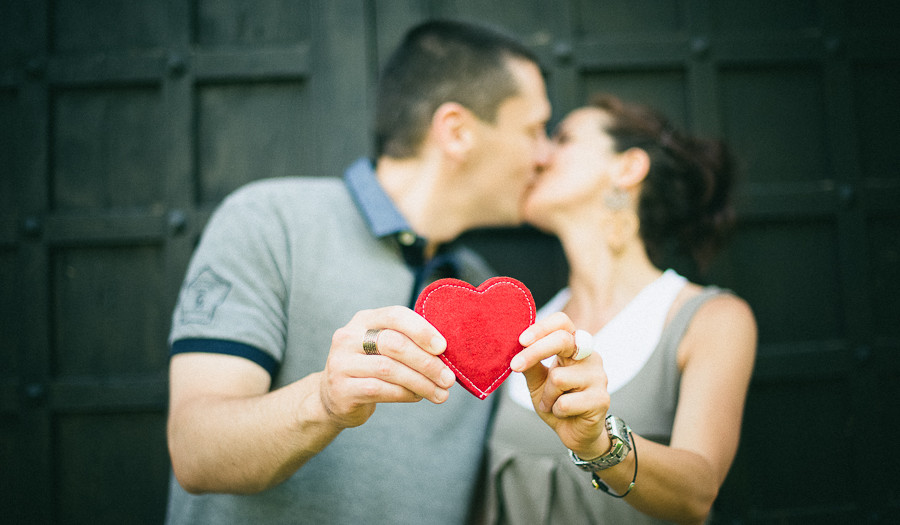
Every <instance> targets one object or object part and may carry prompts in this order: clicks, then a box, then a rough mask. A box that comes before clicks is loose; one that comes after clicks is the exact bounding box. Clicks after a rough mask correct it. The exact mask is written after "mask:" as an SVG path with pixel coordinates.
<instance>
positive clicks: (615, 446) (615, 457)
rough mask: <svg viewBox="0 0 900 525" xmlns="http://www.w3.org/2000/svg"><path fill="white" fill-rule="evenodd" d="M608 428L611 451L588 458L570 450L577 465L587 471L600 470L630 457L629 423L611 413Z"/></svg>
mask: <svg viewBox="0 0 900 525" xmlns="http://www.w3.org/2000/svg"><path fill="white" fill-rule="evenodd" d="M606 430H607V432H608V433H609V440H610V441H611V442H612V447H610V449H609V452H607V453H606V454H603V455H602V456H600V457H599V458H594V459H592V460H586V459H581V458H580V457H578V456H576V455H575V453H574V452H572V451H571V450H570V451H569V456H570V457H571V458H572V461H573V462H574V463H575V466H577V467H578V468H580V469H581V470H584V471H587V472H599V471H601V470H606V469H608V468H610V467H614V466H616V465H618V464H619V463H621V462H622V460H624V459H625V458H626V457H628V453H629V452H631V439H629V437H628V436H629V434H630V433H631V429H630V428H628V425H626V424H625V422H624V421H622V420H621V419H619V418H617V417H616V416H614V415H612V414H609V415H607V416H606Z"/></svg>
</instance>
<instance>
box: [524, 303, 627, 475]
mask: <svg viewBox="0 0 900 525" xmlns="http://www.w3.org/2000/svg"><path fill="white" fill-rule="evenodd" d="M574 332H575V325H574V324H573V323H572V321H571V319H569V317H568V316H567V315H566V314H564V313H562V312H558V313H555V314H553V315H551V316H549V317H547V318H545V319H543V320H541V321H538V322H537V323H535V324H533V325H531V326H530V327H528V329H526V330H525V331H524V332H522V334H521V335H520V336H519V343H520V344H521V345H522V346H523V347H525V348H524V349H523V350H522V351H521V352H519V354H517V355H516V356H515V357H514V358H513V359H512V361H511V362H510V367H511V368H512V369H513V370H514V371H516V372H522V373H523V374H524V375H525V380H526V381H527V383H528V390H529V393H530V394H531V401H532V403H533V404H534V409H535V411H537V413H538V415H539V416H540V417H541V419H543V420H544V422H545V423H547V425H549V426H550V428H552V429H553V430H554V431H555V432H556V433H557V435H558V436H559V439H560V440H561V441H562V443H563V444H564V445H565V446H566V447H567V448H569V449H570V450H572V451H574V452H575V454H577V455H578V456H579V457H582V458H585V459H593V458H596V457H599V456H601V455H603V454H605V453H606V452H607V451H608V450H609V447H610V441H609V437H608V435H607V433H606V412H607V411H608V410H609V392H608V391H607V390H606V385H607V379H606V372H605V371H604V369H603V360H602V359H601V358H600V356H599V355H598V354H591V355H589V356H588V357H587V358H584V359H582V360H580V361H576V360H574V359H573V358H572V357H573V356H574V355H575V353H576V351H577V349H576V346H575V336H574ZM554 356H555V359H552V360H549V366H545V365H544V364H543V363H542V362H541V361H543V360H545V359H547V358H549V357H554Z"/></svg>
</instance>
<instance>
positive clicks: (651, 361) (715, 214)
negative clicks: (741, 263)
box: [485, 96, 756, 524]
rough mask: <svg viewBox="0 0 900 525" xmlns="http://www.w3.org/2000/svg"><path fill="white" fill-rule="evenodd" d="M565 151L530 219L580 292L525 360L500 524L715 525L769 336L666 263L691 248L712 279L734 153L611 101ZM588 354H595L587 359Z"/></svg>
mask: <svg viewBox="0 0 900 525" xmlns="http://www.w3.org/2000/svg"><path fill="white" fill-rule="evenodd" d="M554 142H555V147H554V152H553V156H552V157H551V159H550V163H549V165H548V167H547V169H546V171H545V172H544V173H543V174H542V175H541V177H540V178H539V180H538V181H537V182H536V184H535V186H534V188H533V190H532V191H531V193H530V194H529V197H528V199H527V201H526V203H525V215H526V218H527V219H528V221H529V222H531V223H532V224H534V225H535V226H537V227H538V228H540V229H542V230H544V231H547V232H550V233H553V234H555V235H556V236H558V238H559V239H560V241H561V243H562V246H563V249H564V251H565V254H566V257H567V258H568V261H569V266H570V276H569V282H568V287H567V288H566V289H564V290H562V291H561V292H560V293H559V294H558V295H557V296H556V297H554V298H553V299H552V300H551V301H550V302H549V303H548V304H547V305H546V306H544V307H543V308H542V310H541V315H542V316H543V318H542V319H541V320H540V321H539V322H538V323H536V324H535V325H533V326H532V327H530V328H529V329H528V330H526V331H525V332H524V333H523V334H522V337H521V339H520V341H521V342H522V344H523V345H524V346H525V347H526V348H525V350H524V351H523V352H522V353H520V354H519V356H517V357H516V358H515V359H513V361H512V364H511V366H512V368H513V370H515V371H525V374H524V378H523V376H522V375H520V374H513V376H512V377H511V378H510V380H509V382H508V383H507V384H506V385H505V386H504V388H505V392H503V393H502V394H501V395H502V398H501V401H500V407H499V412H498V415H497V419H496V424H495V429H494V432H493V435H492V437H491V439H490V442H489V458H490V472H489V476H490V477H489V480H488V492H487V493H486V494H485V500H486V504H487V507H486V514H487V518H488V521H489V522H493V523H516V522H520V523H629V524H631V523H642V522H649V523H653V522H656V521H657V520H662V521H666V522H672V521H674V522H684V523H695V522H702V521H703V520H705V519H706V518H707V516H708V515H709V512H710V509H711V506H712V504H713V501H714V500H715V498H716V495H717V493H718V490H719V488H720V486H721V485H722V482H723V481H724V479H725V476H726V474H727V472H728V470H729V468H730V466H731V463H732V461H733V459H734V456H735V453H736V450H737V446H738V438H739V435H740V425H741V417H742V413H743V408H744V400H745V397H746V393H747V388H748V384H749V381H750V375H751V372H752V368H753V362H754V358H755V352H756V324H755V321H754V318H753V314H752V312H751V310H750V308H749V307H748V305H747V304H746V303H745V302H744V301H743V300H741V299H740V298H738V297H736V296H735V295H733V294H731V293H728V292H726V291H723V290H720V289H718V288H715V287H702V286H700V285H697V284H694V283H691V282H689V281H688V280H687V279H685V278H684V277H682V276H680V275H679V274H677V273H676V272H674V271H673V270H670V269H667V270H664V268H662V267H660V266H659V265H658V263H657V261H659V260H660V259H661V257H662V256H663V255H664V254H666V253H669V252H671V251H672V248H676V249H678V250H680V251H681V252H682V253H683V254H686V255H688V256H690V257H691V258H693V260H694V261H695V262H696V263H697V264H698V265H699V266H700V267H702V266H703V265H704V264H705V263H707V262H708V261H709V258H710V256H711V255H712V254H713V253H714V252H715V250H716V249H717V248H718V247H719V246H720V243H721V240H722V237H723V234H724V233H725V230H726V228H727V226H728V225H729V224H730V222H731V221H730V219H731V217H732V212H731V208H730V204H729V200H728V199H729V194H730V189H731V172H730V168H731V165H730V163H729V161H728V156H727V154H726V152H725V150H724V148H723V146H722V145H721V144H719V143H717V142H712V141H702V140H697V139H693V138H689V137H686V136H684V135H681V134H679V133H676V132H674V131H673V130H672V129H671V128H670V127H669V125H668V124H667V122H666V121H665V120H664V119H663V118H662V117H661V116H658V115H657V114H655V113H653V112H651V111H649V110H648V109H646V108H643V107H639V106H634V105H629V104H625V103H623V102H621V101H619V100H618V99H616V98H613V97H609V96H605V97H598V98H596V99H594V100H593V101H592V103H591V104H590V105H589V106H588V107H584V108H581V109H578V110H575V111H574V112H572V113H571V114H570V115H569V116H567V118H566V119H565V120H564V121H563V122H562V123H561V125H560V127H559V130H558V132H557V134H556V136H555V138H554ZM576 329H578V330H585V331H587V332H588V333H589V334H592V335H593V337H592V343H588V342H587V341H585V340H584V339H583V337H584V336H579V337H581V338H582V339H581V340H577V341H576V339H575V337H574V336H573V333H574V332H576ZM585 335H587V334H585ZM535 341H536V342H535ZM576 344H577V345H578V347H579V348H580V350H579V352H581V351H582V350H584V349H585V348H584V347H585V346H586V345H591V347H592V348H593V349H594V354H593V355H591V356H589V357H588V358H587V359H583V360H579V361H576V360H575V359H573V353H574V352H575V350H573V348H574V347H575V345H576ZM581 353H582V354H583V353H584V352H581ZM554 354H558V355H559V356H560V357H558V358H554V357H551V358H549V359H546V357H547V356H551V355H554ZM578 357H582V356H578ZM541 359H544V364H545V365H546V366H542V365H538V362H539V361H540V360H541ZM526 380H527V386H526ZM529 392H530V394H531V395H529ZM535 413H537V414H535ZM610 415H613V416H615V417H608V416H610ZM541 420H543V421H544V422H545V423H546V425H545V424H542V423H541ZM548 425H549V427H548ZM566 448H568V449H569V450H571V451H572V454H571V455H570V454H569V452H567V450H566ZM595 458H599V459H596V461H595V462H594V463H591V462H590V461H589V460H594V459H595ZM576 462H577V463H579V464H581V465H582V466H581V467H579V466H577V465H576ZM592 481H593V483H594V484H595V485H596V486H597V487H599V488H601V489H605V491H606V492H608V493H604V492H602V491H597V490H595V489H594V488H592Z"/></svg>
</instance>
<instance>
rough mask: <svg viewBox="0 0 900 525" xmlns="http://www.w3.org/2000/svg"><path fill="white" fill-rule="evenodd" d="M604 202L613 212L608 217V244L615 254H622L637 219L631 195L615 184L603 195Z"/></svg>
mask: <svg viewBox="0 0 900 525" xmlns="http://www.w3.org/2000/svg"><path fill="white" fill-rule="evenodd" d="M603 204H604V205H605V206H606V208H607V209H608V210H609V211H610V212H611V213H610V214H609V216H608V217H607V219H606V228H607V230H606V244H607V246H609V249H610V252H612V254H613V255H615V256H619V255H622V254H623V253H624V252H625V247H626V245H627V244H628V240H629V239H630V238H631V237H632V236H633V235H634V232H635V224H636V220H637V216H636V215H635V213H634V212H633V210H632V209H631V196H630V195H629V194H628V192H627V191H625V190H624V189H622V188H619V187H618V186H615V187H613V188H612V189H611V190H610V191H608V192H607V193H606V194H605V195H604V196H603Z"/></svg>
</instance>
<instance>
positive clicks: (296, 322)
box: [168, 21, 550, 523]
mask: <svg viewBox="0 0 900 525" xmlns="http://www.w3.org/2000/svg"><path fill="white" fill-rule="evenodd" d="M377 98H378V102H377V103H378V108H377V116H376V154H377V169H374V170H373V166H372V165H371V163H370V162H369V161H366V160H363V161H360V162H357V163H356V164H354V165H353V166H351V167H350V169H348V170H347V172H346V173H345V180H344V181H341V180H339V179H334V178H304V179H280V180H272V181H265V182H257V183H254V184H251V185H249V186H248V187H246V188H243V189H241V190H239V191H238V192H236V193H235V194H234V195H232V196H230V197H229V198H228V199H226V201H225V202H224V203H223V204H222V206H221V207H220V209H219V210H217V212H216V213H215V214H214V215H213V217H212V218H211V220H210V223H209V225H208V226H207V229H206V231H205V232H204V236H203V238H202V240H201V243H200V245H199V246H198V248H197V251H196V253H195V255H194V258H193V259H192V261H191V266H190V268H189V270H188V274H187V276H186V279H185V283H184V287H183V289H182V292H181V295H180V298H179V304H178V305H177V307H176V311H175V314H174V316H173V328H172V333H171V336H170V340H171V344H172V358H171V364H170V410H169V423H168V439H169V450H170V454H171V458H172V466H173V472H174V478H175V479H173V483H172V485H171V494H170V501H169V509H168V521H169V522H170V523H201V522H214V523H281V522H292V523H296V522H310V523H353V522H359V523H423V522H427V523H461V522H463V521H464V520H465V517H466V512H467V507H468V505H469V502H470V498H471V495H472V488H473V484H474V480H475V477H476V471H477V468H478V465H479V462H480V460H481V454H482V445H483V440H484V434H485V431H486V426H487V421H488V416H489V410H490V403H487V402H483V401H479V400H477V399H476V398H475V397H474V396H470V395H468V394H467V393H466V392H463V391H462V390H457V391H454V393H453V395H450V392H449V389H450V387H451V386H452V385H453V383H454V375H453V373H452V372H451V370H450V369H449V368H448V367H446V366H445V365H444V363H443V362H442V361H441V360H440V359H439V358H438V357H437V356H438V355H439V354H440V353H441V352H442V351H443V350H444V349H445V347H446V341H445V340H444V339H443V337H442V336H441V335H440V334H439V333H438V332H437V331H436V330H435V329H434V328H433V327H432V326H431V325H430V324H429V323H428V322H427V321H425V320H424V319H423V318H421V317H420V316H419V315H417V314H416V313H415V312H413V311H412V310H410V309H409V308H408V307H407V306H402V305H409V304H410V300H411V299H414V298H415V296H416V294H417V293H418V291H419V290H420V289H421V288H422V287H424V285H425V284H427V282H428V280H429V279H433V278H435V277H437V276H443V275H447V274H445V273H441V271H445V270H447V269H448V268H450V269H451V270H453V269H455V270H457V271H456V272H455V273H454V275H456V276H458V277H459V278H462V279H465V280H468V281H470V282H473V283H475V284H478V283H480V282H481V281H482V280H483V279H484V278H486V277H488V276H489V274H488V272H487V271H486V268H485V266H484V265H483V263H481V262H480V260H479V259H477V257H475V256H474V255H473V254H472V253H471V252H465V251H458V250H453V249H449V248H447V247H446V244H447V243H448V242H450V241H452V240H454V239H455V238H456V237H457V236H458V235H459V234H460V233H462V232H463V231H465V230H467V229H470V228H474V227H482V226H500V225H512V224H517V223H519V221H520V216H519V213H520V203H521V202H520V201H521V199H522V197H523V193H524V191H525V188H526V186H527V185H528V183H529V182H530V180H531V178H532V176H533V175H534V174H535V172H536V170H537V169H539V168H540V167H541V166H542V165H543V164H544V162H545V161H546V156H547V155H548V144H547V139H546V135H545V131H544V129H545V125H546V122H547V120H548V119H549V116H550V105H549V102H548V100H547V95H546V91H545V87H544V82H543V79H542V77H541V73H540V70H539V68H538V66H537V61H536V59H535V58H534V56H533V55H532V54H531V53H530V52H529V50H528V49H527V48H525V47H523V46H522V45H521V44H519V43H517V42H516V41H514V40H512V39H510V38H508V37H506V36H503V35H500V34H497V33H495V32H493V31H491V30H487V29H484V28H480V27H477V26H472V25H468V24H463V23H457V22H446V21H438V22H429V23H425V24H423V25H421V26H419V27H417V28H414V29H413V30H411V31H410V33H409V34H407V36H406V38H405V40H404V41H403V42H402V44H401V45H400V47H399V48H398V50H397V51H396V52H395V54H394V55H393V56H392V58H391V59H390V60H389V62H388V63H387V65H386V67H385V70H384V72H383V75H382V79H381V83H380V85H379V93H378V97H377ZM444 263H446V264H444ZM433 270H437V271H433ZM364 340H365V342H364ZM364 347H365V348H364ZM370 354H371V355H370ZM423 400H424V401H423ZM376 407H377V410H376Z"/></svg>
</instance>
